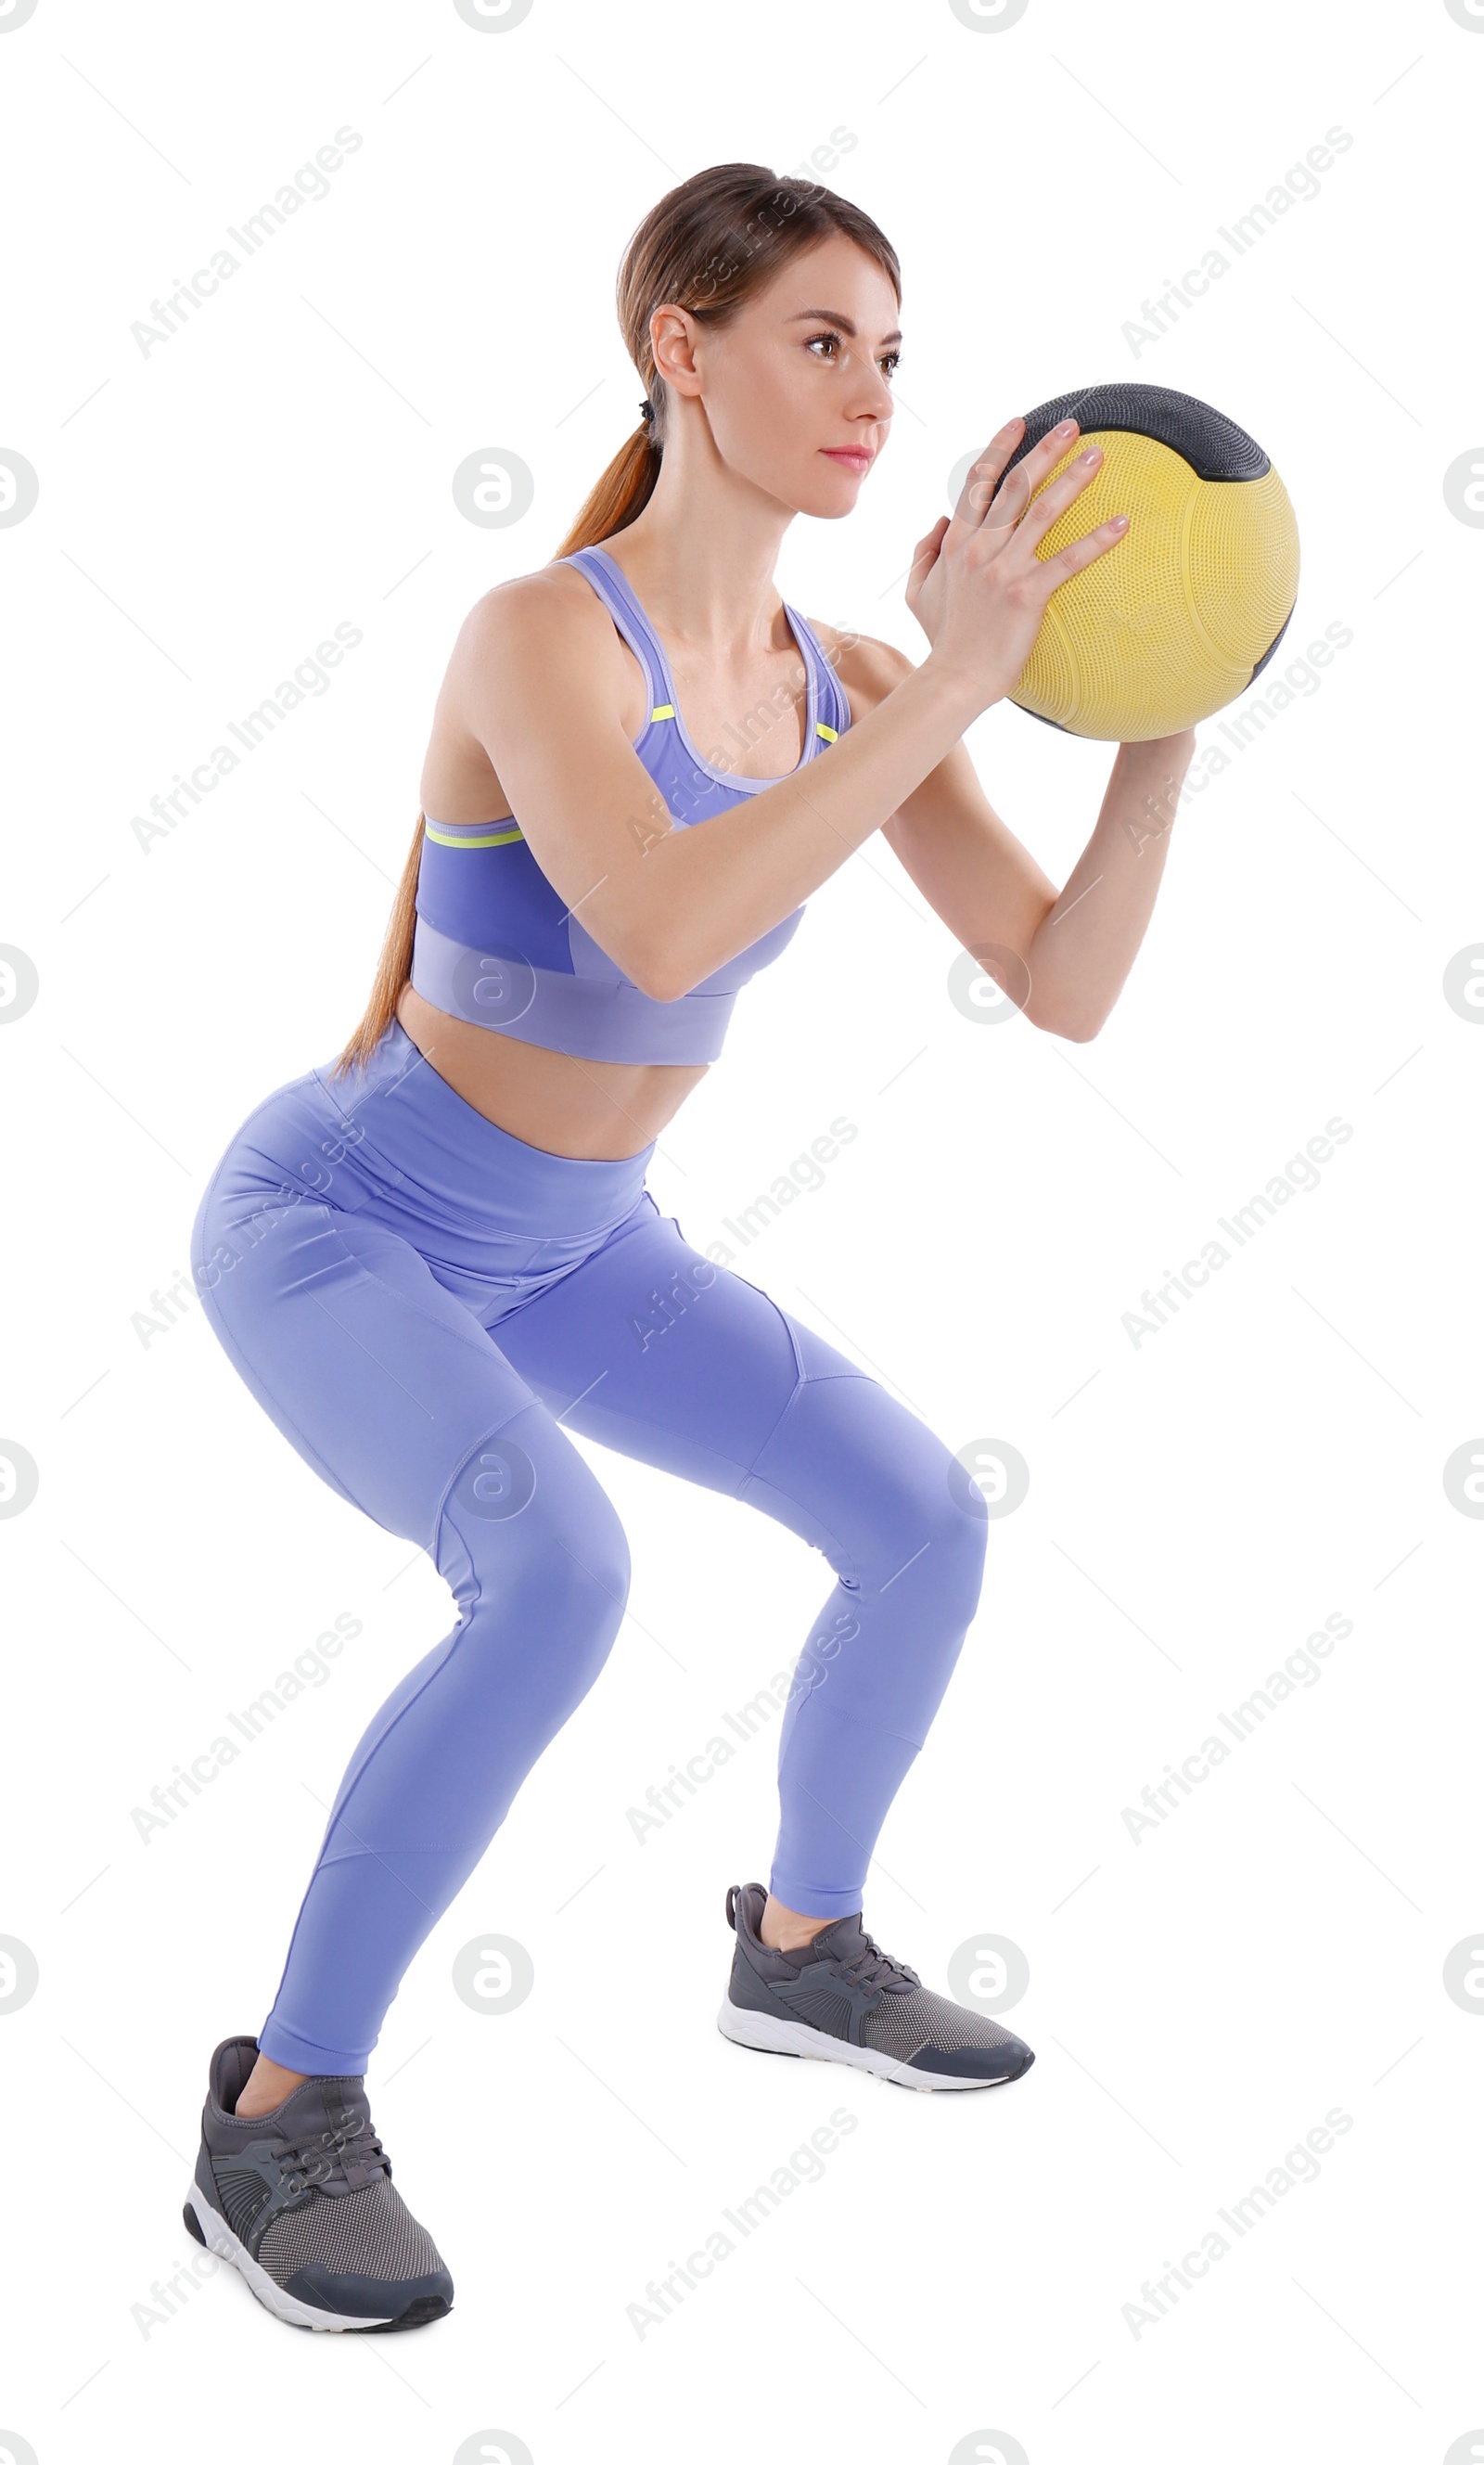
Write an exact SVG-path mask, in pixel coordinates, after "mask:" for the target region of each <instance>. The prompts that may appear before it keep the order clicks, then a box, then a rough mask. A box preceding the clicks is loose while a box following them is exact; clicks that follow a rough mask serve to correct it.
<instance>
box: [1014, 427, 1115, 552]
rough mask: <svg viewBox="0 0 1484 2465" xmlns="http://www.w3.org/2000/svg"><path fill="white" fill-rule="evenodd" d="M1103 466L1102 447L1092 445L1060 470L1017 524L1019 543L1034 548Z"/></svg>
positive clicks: (1016, 536)
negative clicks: (1024, 543)
mask: <svg viewBox="0 0 1484 2465" xmlns="http://www.w3.org/2000/svg"><path fill="white" fill-rule="evenodd" d="M1102 465H1103V455H1102V449H1101V447H1100V446H1097V445H1090V446H1089V447H1088V448H1087V451H1086V452H1085V453H1084V454H1079V455H1077V458H1076V460H1075V461H1074V462H1069V463H1068V465H1067V468H1066V470H1065V471H1062V472H1059V473H1058V475H1057V477H1055V478H1054V479H1049V480H1048V481H1047V483H1046V485H1045V487H1044V488H1043V489H1042V490H1041V493H1040V495H1039V496H1038V497H1037V498H1036V499H1035V500H1034V501H1033V503H1032V504H1031V505H1030V507H1029V509H1028V511H1027V513H1026V516H1025V519H1024V521H1023V522H1020V524H1019V525H1018V527H1017V529H1016V532H1015V538H1016V541H1017V543H1018V542H1020V541H1022V540H1024V541H1025V542H1026V543H1027V544H1028V545H1029V546H1030V547H1032V548H1033V547H1034V546H1035V545H1036V544H1037V542H1038V541H1040V540H1043V539H1044V538H1045V537H1046V534H1047V532H1048V531H1049V530H1050V529H1051V527H1052V523H1053V522H1059V521H1060V519H1061V517H1062V515H1063V514H1064V513H1065V512H1066V510H1067V507H1068V506H1069V505H1070V504H1072V503H1073V502H1074V500H1075V499H1076V498H1078V497H1079V496H1080V495H1081V493H1082V491H1083V489H1084V488H1086V487H1088V486H1089V485H1090V484H1091V482H1092V481H1093V480H1094V479H1096V477H1097V475H1098V473H1099V471H1100V470H1101V469H1102ZM1012 476H1013V475H1012Z"/></svg>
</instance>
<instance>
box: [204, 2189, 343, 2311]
mask: <svg viewBox="0 0 1484 2465" xmlns="http://www.w3.org/2000/svg"><path fill="white" fill-rule="evenodd" d="M186 2199H187V2202H188V2206H189V2209H190V2211H191V2214H192V2215H193V2216H194V2218H195V2220H196V2223H197V2225H198V2226H199V2227H200V2229H201V2231H202V2232H203V2234H204V2235H205V2236H206V2246H207V2249H208V2251H214V2252H215V2254H216V2255H217V2257H218V2259H230V2260H231V2262H232V2264H233V2268H235V2269H237V2270H239V2271H240V2273H241V2274H242V2276H245V2277H246V2278H247V2281H248V2283H249V2285H250V2286H251V2287H252V2289H253V2292H254V2293H255V2295H256V2297H257V2298H258V2300H259V2302H260V2303H261V2304H262V2306H263V2308H264V2310H265V2311H271V2312H272V2313H273V2315H274V2318H275V2319H276V2320H286V2321H288V2322H289V2325H290V2326H291V2327H294V2328H328V2329H330V2330H331V2331H332V2332H336V2333H339V2334H340V2335H343V2334H344V2332H345V2330H346V2329H347V2328H349V2329H355V2328H385V2327H387V2326H388V2324H389V2321H388V2320H350V2319H347V2318H346V2317H345V2314H344V2313H343V2311H321V2310H319V2309H318V2308H317V2307H316V2305H315V2304H314V2303H313V2302H300V2301H299V2299H298V2298H296V2297H295V2296H294V2295H292V2294H285V2293H284V2291H283V2288H282V2286H281V2285H279V2284H278V2283H277V2280H276V2279H275V2278H273V2277H271V2276H269V2274H268V2271H267V2269H266V2268H262V2267H260V2266H259V2265H258V2262H257V2261H256V2260H255V2258H254V2257H253V2254H252V2253H251V2252H250V2251H248V2250H247V2249H246V2248H245V2247H244V2246H243V2244H241V2243H240V2242H239V2241H238V2240H237V2237H236V2235H235V2234H234V2233H233V2231H232V2228H231V2226H230V2225H229V2224H228V2223H227V2220H226V2218H225V2217H224V2216H223V2215H222V2214H221V2212H220V2210H217V2209H213V2208H212V2206H211V2203H210V2200H209V2199H208V2198H207V2196H206V2193H205V2192H204V2191H203V2190H202V2188H201V2186H200V2184H199V2183H198V2182H197V2181H196V2179H195V2177H194V2175H192V2177H191V2182H190V2188H189V2190H188V2192H187V2194H186Z"/></svg>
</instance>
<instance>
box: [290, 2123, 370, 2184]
mask: <svg viewBox="0 0 1484 2465" xmlns="http://www.w3.org/2000/svg"><path fill="white" fill-rule="evenodd" d="M273 2153H274V2155H275V2157H276V2158H277V2162H278V2164H279V2165H280V2166H281V2167H282V2169H283V2171H284V2172H285V2173H286V2174H290V2175H298V2176H299V2180H300V2183H301V2184H309V2183H330V2182H334V2181H336V2180H337V2179H339V2180H340V2181H341V2182H343V2183H345V2184H346V2185H347V2187H349V2188H351V2189H355V2190H364V2189H365V2188H366V2187H367V2185H368V2184H369V2183H370V2182H371V2181H372V2180H374V2178H375V2176H376V2175H377V2174H385V2175H387V2176H388V2178H389V2176H390V2173H391V2160H390V2159H389V2158H388V2154H387V2151H386V2150H385V2148H384V2147H383V2146H382V2143H381V2140H380V2138H379V2136H378V2134H377V2133H376V2132H375V2131H374V2130H373V2129H372V2127H371V2120H370V2117H369V2115H367V2116H365V2118H364V2119H363V2120H362V2121H358V2122H352V2123H343V2124H341V2125H340V2127H339V2128H338V2129H336V2130H334V2131H316V2132H312V2133H311V2134H310V2135H309V2137H308V2138H307V2139H304V2140H288V2141H282V2142H275V2143H274V2151H273ZM352 2171H353V2172H354V2174H355V2175H356V2176H357V2177H358V2179H357V2180H355V2181H353V2182H352V2180H351V2174H352Z"/></svg>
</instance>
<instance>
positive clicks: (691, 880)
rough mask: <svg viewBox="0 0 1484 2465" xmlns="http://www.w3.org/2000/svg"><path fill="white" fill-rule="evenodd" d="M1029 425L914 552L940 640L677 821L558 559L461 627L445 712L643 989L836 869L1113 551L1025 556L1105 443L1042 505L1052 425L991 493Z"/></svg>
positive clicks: (719, 959)
mask: <svg viewBox="0 0 1484 2465" xmlns="http://www.w3.org/2000/svg"><path fill="white" fill-rule="evenodd" d="M1066 425H1067V428H1069V429H1070V427H1071V426H1072V425H1073V423H1071V422H1068V423H1067V424H1066ZM1023 427H1024V422H1023V420H1021V419H1019V418H1018V417H1017V418H1016V419H1014V420H1010V421H1008V422H1007V424H1006V426H1005V427H1004V428H1002V429H1001V430H1000V431H999V433H997V435H996V436H995V437H993V438H992V439H991V441H990V443H989V444H988V445H987V446H986V449H985V451H984V453H983V454H982V455H980V457H979V460H978V461H977V463H976V464H975V465H974V466H973V468H972V469H971V470H970V472H969V474H968V476H967V477H966V478H965V480H964V484H963V490H962V491H961V494H960V498H959V502H958V504H957V506H956V507H955V509H954V512H953V514H952V516H951V517H950V516H947V515H945V516H943V517H942V519H941V521H940V522H938V523H937V524H936V525H935V527H934V529H933V530H932V531H931V532H930V533H929V534H928V536H927V538H926V539H925V540H923V541H921V542H919V548H918V553H917V556H916V557H915V559H914V564H913V572H912V576H911V579H910V580H909V583H908V586H907V602H908V605H909V607H911V608H912V610H913V612H914V613H915V614H916V615H917V616H918V618H919V622H920V623H921V624H922V626H923V630H924V632H926V633H927V634H928V637H929V640H930V641H931V643H932V649H931V651H930V653H929V655H928V656H927V658H926V659H925V660H924V661H923V663H922V665H921V666H920V667H919V668H915V667H913V666H912V665H911V663H910V661H909V662H907V663H906V664H907V673H905V674H904V675H903V676H902V677H900V679H899V681H898V682H897V685H896V688H895V690H893V691H892V692H890V693H888V694H887V695H886V696H885V697H884V699H883V700H881V701H880V702H879V704H878V705H877V707H875V709H873V710H870V711H868V712H866V713H865V714H864V715H863V717H862V718H861V719H860V721H859V722H858V723H856V722H853V723H852V725H851V726H850V727H849V728H848V729H847V730H846V732H845V734H844V735H843V736H842V737H841V738H840V739H839V741H838V743H836V744H832V745H831V747H830V749H829V751H828V752H827V753H826V754H824V755H823V756H821V757H818V758H816V759H815V760H812V761H809V762H807V763H805V764H804V765H803V766H802V767H801V768H800V769H799V770H797V771H795V772H793V773H791V774H790V775H789V776H788V777H786V778H785V779H780V780H779V781H778V782H777V783H776V784H775V785H774V786H772V787H769V788H764V789H763V790H762V791H761V793H759V794H757V795H749V796H748V797H747V798H746V799H745V801H744V802H742V804H740V805H736V806H733V807H732V808H730V810H729V811H726V812H723V813H716V814H713V815H712V816H711V817H710V818H709V819H708V820H706V821H704V822H698V823H695V824H693V825H691V826H690V827H689V828H680V829H677V828H676V827H675V826H674V825H673V823H672V820H671V817H670V815H669V813H668V812H667V811H666V810H665V805H664V800H663V798H662V797H661V796H660V795H659V792H658V790H657V789H656V788H655V786H654V783H653V780H652V779H651V778H650V776H649V773H648V772H647V771H646V770H645V768H644V766H643V764H642V763H641V762H640V760H639V758H638V755H637V754H636V753H635V751H634V749H633V745H632V744H631V742H630V739H629V737H628V735H627V734H626V733H625V729H624V724H623V718H622V713H623V707H624V703H625V699H626V687H625V671H624V668H623V665H622V654H621V652H619V651H617V650H616V649H615V644H616V641H617V636H616V635H615V633H614V631H613V626H612V621H611V619H610V617H609V614H608V612H607V611H606V609H605V608H604V607H603V605H602V603H601V602H600V601H599V600H598V599H597V597H596V596H595V594H594V593H593V592H591V591H590V590H589V589H588V588H587V584H586V583H585V582H583V581H582V580H581V579H580V577H578V576H576V575H575V574H574V573H573V571H572V569H571V568H570V567H562V566H553V567H550V568H547V569H545V570H543V571H541V572H538V573H534V574H528V575H526V576H524V577H523V578H522V579H521V580H520V581H518V582H510V583H505V584H503V585H502V586H501V587H500V588H498V589H496V590H493V591H491V592H489V593H488V595H487V596H486V597H485V598H484V599H482V600H480V601H479V603H478V605H477V606H476V608H475V609H474V610H473V611H471V613H470V615H469V616H468V618H467V619H466V620H465V623H464V626H463V628H462V630H461V632H460V634H459V638H458V641H457V643H456V644H455V646H454V660H453V662H452V665H451V669H450V677H449V690H450V693H451V699H452V705H453V708H454V711H455V712H456V715H457V723H458V724H459V725H460V726H462V727H463V728H465V729H466V730H467V731H468V734H469V736H470V738H471V739H472V740H474V741H476V743H477V744H479V745H481V746H482V747H483V748H484V751H485V753H486V754H487V755H488V758H489V760H490V762H491V763H492V764H493V766H494V768H495V771H496V774H497V776H498V780H499V783H500V786H501V788H503V790H504V793H505V795H506V796H507V798H508V799H509V802H510V806H511V809H512V811H514V813H515V815H516V818H517V820H518V822H519V823H520V826H521V832H522V833H523V834H524V836H525V838H526V840H527V841H528V842H529V845H530V849H531V853H532V855H534V856H535V858H536V861H537V863H538V864H539V865H540V866H541V869H542V871H543V874H544V875H545V876H546V878H547V879H548V881H550V882H551V883H552V884H553V886H554V887H555V889H556V890H557V891H558V892H559V893H560V895H561V897H562V898H563V899H565V901H566V902H567V905H568V907H569V908H570V909H571V910H572V911H573V913H574V914H575V915H576V916H577V917H578V920H579V922H581V923H582V924H583V925H584V926H585V927H586V928H587V931H588V932H589V933H590V934H591V935H592V938H593V940H594V941H595V942H597V943H598V944H599V945H600V946H601V947H602V948H603V949H604V950H606V951H607V952H608V954H609V957H610V958H611V959H613V960H614V962H615V963H616V964H617V965H618V966H621V967H622V968H623V969H624V970H625V972H626V973H627V974H628V975H629V976H630V977H631V979H632V981H633V982H634V983H635V984H636V985H638V986H639V987H640V988H642V989H643V990H644V991H646V992H648V993H649V994H650V995H651V996H652V997H653V999H655V1000H657V1001H675V1000H677V999H678V998H679V997H680V996H681V995H682V994H684V993H687V992H689V991H690V990H691V989H692V988H693V987H694V986H696V985H698V984H699V983H701V982H703V980H704V979H705V978H706V977H707V976H710V975H713V974H714V973H715V972H716V970H717V969H718V968H719V967H721V966H725V965H726V963H727V962H728V961H729V960H731V959H734V958H736V957H737V956H738V954H739V953H740V952H741V951H742V950H745V949H747V948H748V947H749V946H750V945H751V944H752V943H754V942H756V941H758V940H760V939H761V938H762V936H763V935H764V933H766V932H768V931H770V930H771V928H772V927H773V926H774V925H775V924H780V923H782V922H783V920H784V918H785V917H786V916H790V915H791V914H792V913H793V911H794V909H795V908H796V907H797V906H798V905H799V904H800V902H801V901H802V900H803V899H807V898H808V896H809V894H810V892H811V891H814V890H817V889H818V888H819V886H820V884H821V882H824V881H828V879H829V878H830V876H831V874H832V873H834V872H836V871H837V870H838V868H839V867H840V866H841V865H842V864H843V863H844V862H845V860H846V858H847V856H850V855H853V854H854V852H855V850H856V849H857V848H858V847H860V846H861V845H862V844H863V843H864V841H865V840H867V839H868V838H870V837H871V835H872V833H873V832H875V831H877V830H879V829H880V827H881V825H882V823H883V822H885V821H886V820H887V819H888V817H889V816H890V815H892V814H894V813H896V812H897V811H898V809H899V808H900V807H901V805H902V804H903V802H904V801H905V799H906V798H908V797H909V796H910V795H911V794H912V792H913V790H914V789H915V788H919V787H920V786H921V784H922V782H923V781H924V780H925V779H926V778H927V777H928V776H929V774H930V773H931V772H934V771H936V770H937V769H938V767H939V766H940V765H941V764H942V763H943V762H944V761H946V760H947V758H948V756H949V755H950V754H951V752H952V750H953V748H954V747H955V746H956V745H957V744H958V743H959V740H960V738H961V737H962V736H963V731H964V729H965V728H966V727H967V726H969V725H970V724H971V723H972V722H973V721H974V720H975V719H977V718H978V717H979V715H980V713H981V712H982V711H985V710H987V709H988V707H989V705H990V704H991V702H994V701H997V700H1000V698H1001V696H1002V695H1004V694H1005V693H1006V692H1007V691H1008V688H1009V687H1010V685H1012V684H1013V683H1014V681H1015V678H1016V677H1018V676H1019V675H1020V672H1021V670H1022V669H1023V668H1024V666H1025V664H1026V661H1027V659H1028V658H1029V657H1030V653H1031V651H1032V649H1033V648H1034V645H1035V638H1036V635H1037V633H1039V631H1040V627H1041V622H1042V619H1043V617H1044V615H1045V613H1046V607H1047V603H1048V601H1049V600H1050V598H1051V596H1052V591H1053V590H1055V589H1056V588H1058V587H1059V586H1060V584H1061V583H1063V582H1065V581H1066V580H1068V579H1069V577H1070V576H1071V575H1073V574H1074V573H1077V572H1080V571H1081V569H1082V568H1083V566H1087V565H1090V564H1091V563H1092V562H1093V560H1094V558H1095V557H1097V556H1101V555H1103V554H1105V553H1106V551H1107V550H1108V549H1109V548H1111V547H1113V546H1115V545H1116V544H1117V543H1118V539H1119V536H1120V533H1119V525H1118V523H1117V522H1103V523H1100V524H1099V525H1098V526H1097V527H1096V529H1095V530H1093V531H1090V532H1089V533H1087V534H1086V536H1085V537H1083V538H1082V539H1079V540H1075V541H1074V542H1073V543H1072V544H1070V545H1069V546H1067V547H1065V548H1063V549H1062V550H1061V552H1060V553H1059V554H1058V555H1056V556H1053V557H1049V558H1047V559H1045V560H1044V561H1043V560H1041V559H1040V558H1039V557H1038V556H1037V555H1036V545H1037V543H1038V542H1039V541H1040V540H1041V539H1042V538H1044V536H1045V534H1046V532H1047V531H1049V530H1050V529H1051V527H1052V523H1053V522H1056V520H1057V519H1058V517H1059V516H1060V515H1061V514H1062V513H1063V512H1064V511H1065V509H1066V508H1067V506H1068V505H1070V504H1071V503H1072V501H1073V500H1074V498H1075V497H1076V496H1077V495H1079V494H1080V492H1081V490H1082V489H1083V488H1085V487H1086V486H1087V484H1088V482H1089V480H1090V479H1091V478H1092V477H1093V469H1092V467H1091V465H1092V462H1093V461H1095V460H1096V455H1093V456H1091V457H1089V462H1088V464H1087V465H1079V464H1073V465H1071V466H1069V467H1068V469H1066V470H1065V471H1063V472H1062V473H1061V474H1060V475H1059V477H1056V478H1054V479H1052V480H1050V481H1049V482H1048V484H1047V485H1046V486H1045V487H1043V488H1041V491H1040V494H1039V495H1038V496H1035V498H1034V501H1033V502H1032V501H1031V496H1032V492H1033V491H1034V489H1035V488H1036V487H1037V486H1038V484H1039V482H1040V481H1041V480H1042V479H1044V478H1045V477H1046V475H1047V473H1048V472H1049V471H1050V470H1052V468H1053V466H1054V464H1055V463H1056V461H1057V460H1058V459H1059V458H1060V456H1061V455H1062V454H1063V453H1064V452H1065V451H1066V448H1067V443H1068V437H1067V434H1066V433H1064V432H1063V431H1058V430H1054V429H1053V430H1052V433H1051V434H1050V435H1049V436H1046V437H1043V439H1042V440H1041V442H1040V444H1038V445H1036V446H1033V447H1032V448H1031V450H1030V453H1029V454H1027V455H1026V456H1025V459H1024V460H1023V461H1022V462H1019V463H1017V464H1016V466H1015V469H1014V470H1013V471H1012V472H1011V473H1010V474H1009V476H1008V479H1006V480H1005V483H1004V488H1003V490H1001V489H1000V488H999V486H998V482H999V480H1000V477H1001V475H1002V474H1003V472H1004V470H1005V465H1006V463H1007V461H1008V458H1009V455H1010V454H1011V453H1012V452H1013V451H1014V448H1015V445H1016V443H1017V441H1018V437H1019V433H1020V431H1021V430H1022V429H1023ZM963 759H964V760H966V759H967V757H966V756H964V757H963Z"/></svg>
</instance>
